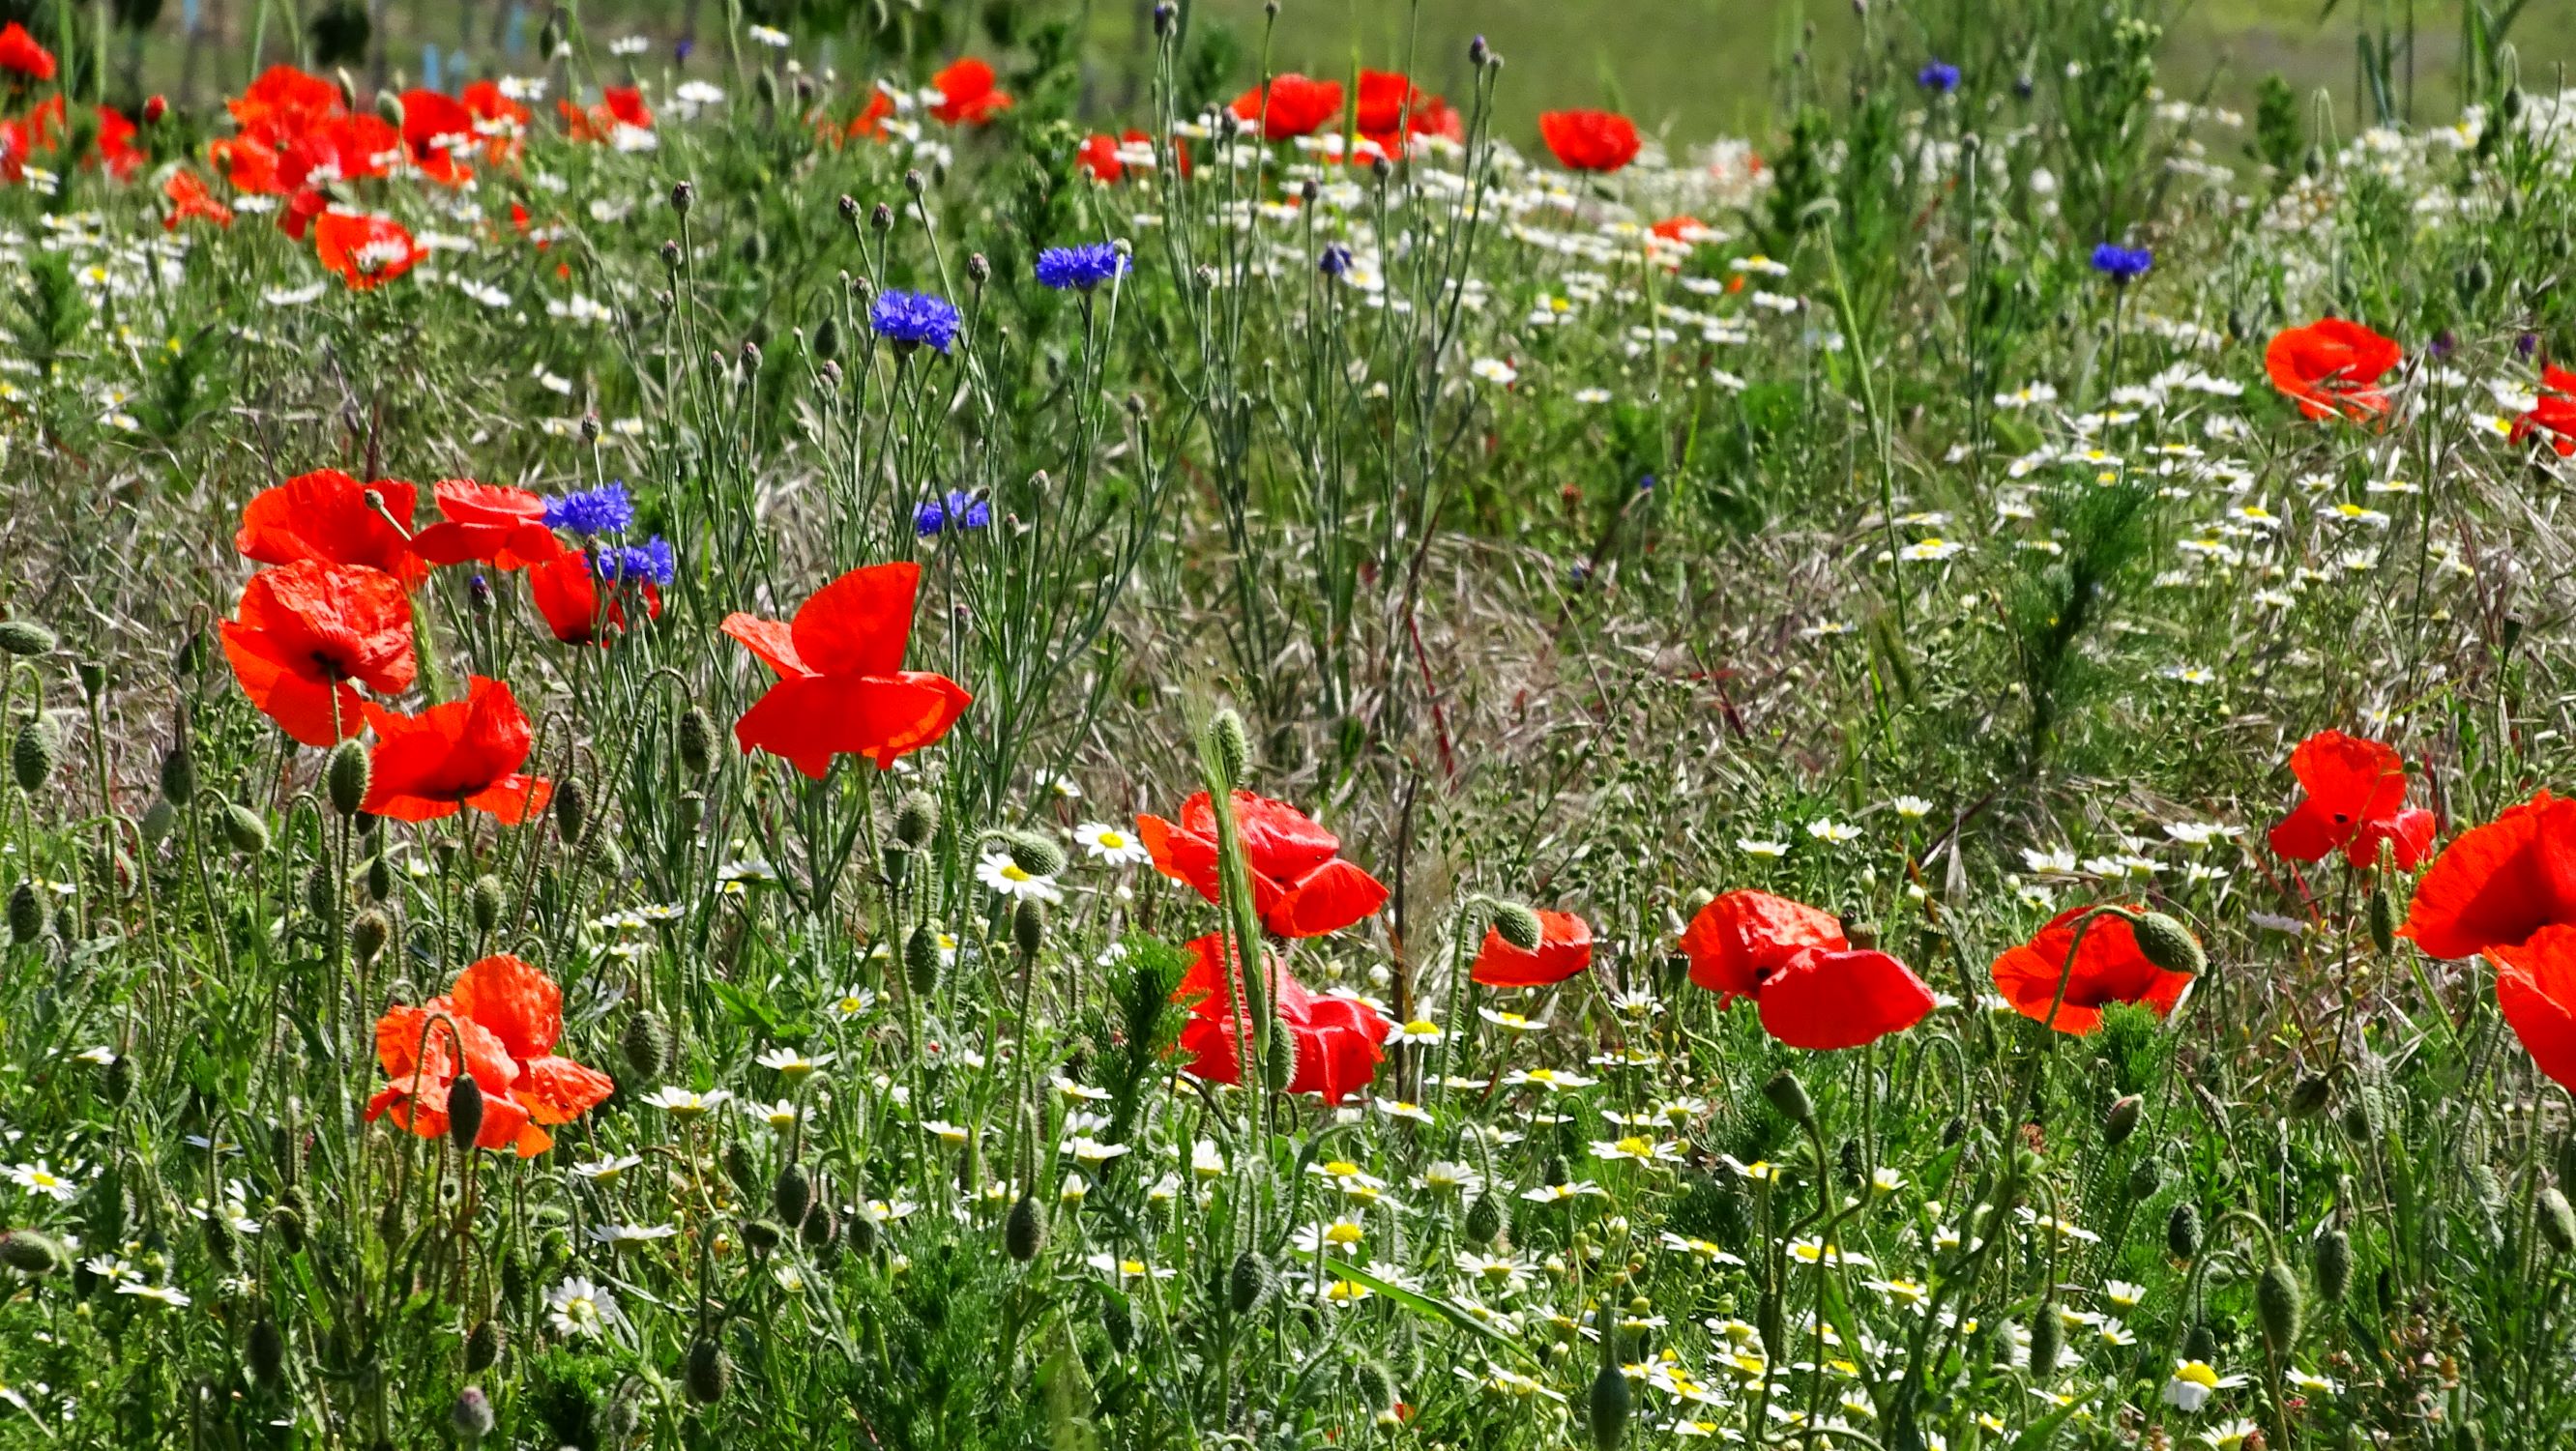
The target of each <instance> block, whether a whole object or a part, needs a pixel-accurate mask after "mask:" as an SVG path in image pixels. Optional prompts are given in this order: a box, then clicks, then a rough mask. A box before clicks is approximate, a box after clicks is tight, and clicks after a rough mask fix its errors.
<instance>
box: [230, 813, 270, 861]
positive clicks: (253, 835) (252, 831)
mask: <svg viewBox="0 0 2576 1451" xmlns="http://www.w3.org/2000/svg"><path fill="white" fill-rule="evenodd" d="M223 815H224V840H226V841H228V842H230V843H232V848H233V850H235V851H237V852H240V853H241V854H242V855H244V856H254V857H255V856H258V855H259V854H260V853H261V852H264V851H266V850H268V823H267V822H266V821H263V820H261V819H260V815H259V813H258V812H256V811H253V810H251V809H250V808H249V807H247V806H244V805H242V804H241V803H240V802H238V801H228V802H225V803H224V812H223Z"/></svg>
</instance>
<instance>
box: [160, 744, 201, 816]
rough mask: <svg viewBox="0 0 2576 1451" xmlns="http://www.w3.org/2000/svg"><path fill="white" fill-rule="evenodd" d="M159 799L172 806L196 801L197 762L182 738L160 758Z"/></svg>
mask: <svg viewBox="0 0 2576 1451" xmlns="http://www.w3.org/2000/svg"><path fill="white" fill-rule="evenodd" d="M161 797H162V799H163V800H165V801H167V802H169V803H170V804H171V805H173V806H185V805H187V804H188V803H189V802H191V801H194V800H195V799H197V762H196V758H195V757H194V756H192V755H190V754H189V753H188V742H187V740H186V738H184V737H182V738H181V739H180V740H179V741H178V743H177V744H175V745H173V746H171V747H170V751H169V754H167V755H165V756H163V757H162V758H161Z"/></svg>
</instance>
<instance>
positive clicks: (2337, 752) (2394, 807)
mask: <svg viewBox="0 0 2576 1451" xmlns="http://www.w3.org/2000/svg"><path fill="white" fill-rule="evenodd" d="M2290 774H2291V775H2293V776H2296V777H2298V778H2299V784H2300V785H2301V786H2304V787H2306V788H2307V792H2308V795H2307V799H2306V800H2304V801H2301V802H2300V803H2299V805H2298V809H2297V810H2295V811H2292V812H2291V813H2290V814H2289V815H2288V816H2287V817H2284V818H2283V819H2282V820H2281V823H2280V824H2279V825H2277V826H2275V827H2273V828H2272V836H2271V841H2272V850H2274V851H2276V852H2279V853H2280V854H2281V855H2283V856H2285V857H2288V858H2289V859H2291V860H2292V861H2302V862H2313V861H2323V860H2324V859H2325V856H2326V853H2328V852H2330V851H2333V850H2334V849H2335V848H2337V847H2341V848H2343V851H2344V856H2345V858H2346V859H2347V860H2349V861H2350V862H2351V863H2352V864H2353V865H2354V866H2357V867H2368V866H2376V865H2377V864H2378V862H2379V844H2380V843H2381V842H2387V843H2389V844H2390V845H2391V846H2392V847H2393V848H2395V852H2394V855H2395V857H2396V861H2397V865H2398V868H2399V869H2400V870H2403V871H2410V872H2411V871H2413V870H2414V869H2415V868H2416V866H2417V865H2418V864H2420V863H2421V862H2422V861H2423V860H2424V855H2425V853H2426V852H2427V851H2429V850H2431V849H2432V845H2433V813H2432V812H2430V811H2425V810H2421V809H2414V810H2410V809H2408V808H2407V805H2406V763H2405V761H2404V760H2403V759H2401V758H2400V757H2399V756H2398V754H2397V752H2396V751H2395V750H2394V749H2392V748H2391V747H2388V746H2384V745H2382V744H2380V743H2379V742H2377V741H2365V740H2361V739H2358V738H2356V737H2353V736H2348V735H2345V734H2344V733H2343V732H2341V731H2319V732H2317V733H2316V734H2315V735H2312V736H2310V737H2308V738H2307V739H2306V740H2304V741H2301V742H2299V745H2298V748H2297V749H2296V750H2294V751H2292V752H2291V753H2290Z"/></svg>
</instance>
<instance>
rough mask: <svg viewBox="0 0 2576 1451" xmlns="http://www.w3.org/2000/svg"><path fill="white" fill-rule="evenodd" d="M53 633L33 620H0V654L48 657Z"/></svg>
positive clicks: (51, 646) (52, 643)
mask: <svg viewBox="0 0 2576 1451" xmlns="http://www.w3.org/2000/svg"><path fill="white" fill-rule="evenodd" d="M54 643H55V641H54V632H53V631H51V630H49V629H46V628H45V627H44V626H42V625H40V624H37V623H36V622H35V621H33V620H0V654H8V655H18V656H27V655H50V654H52V653H54Z"/></svg>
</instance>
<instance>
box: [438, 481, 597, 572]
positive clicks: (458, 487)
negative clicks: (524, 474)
mask: <svg viewBox="0 0 2576 1451" xmlns="http://www.w3.org/2000/svg"><path fill="white" fill-rule="evenodd" d="M430 491H431V492H432V493H433V494H435V495H436V496H437V498H438V512H440V513H441V514H444V515H446V516H447V518H446V521H445V522H443V523H438V524H432V525H430V526H429V527H428V528H426V529H423V530H421V531H420V532H419V533H417V534H415V535H413V536H412V537H411V549H412V553H414V554H417V555H419V556H420V557H421V558H422V559H423V560H425V561H427V562H429V563H431V564H463V563H464V562H465V561H467V560H469V559H471V560H476V561H479V562H481V563H484V564H488V565H490V566H492V567H493V568H494V569H498V570H505V571H506V570H513V569H520V568H524V567H525V566H527V565H530V564H535V563H538V562H540V561H542V560H548V559H552V558H554V557H555V555H556V554H557V553H559V552H560V551H561V550H562V548H563V544H562V542H561V541H560V540H558V539H556V538H555V536H554V534H553V532H552V531H550V530H548V529H547V528H546V526H545V523H544V519H545V512H546V501H545V500H544V499H541V498H539V497H538V496H536V495H535V494H531V493H529V492H528V491H527V490H525V489H513V488H508V487H505V486H503V485H499V484H478V483H476V482H474V481H473V480H472V479H440V480H439V481H438V482H437V483H435V484H432V485H430Z"/></svg>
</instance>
